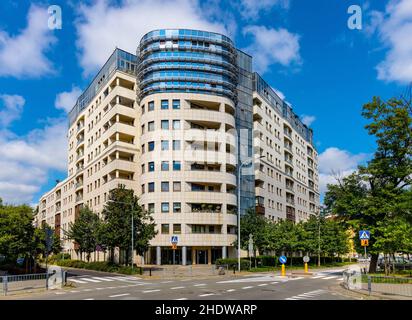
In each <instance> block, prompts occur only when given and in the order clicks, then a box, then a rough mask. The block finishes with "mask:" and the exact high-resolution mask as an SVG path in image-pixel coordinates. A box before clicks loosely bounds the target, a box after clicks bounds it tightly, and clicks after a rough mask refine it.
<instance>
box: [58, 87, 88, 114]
mask: <svg viewBox="0 0 412 320" xmlns="http://www.w3.org/2000/svg"><path fill="white" fill-rule="evenodd" d="M81 94H82V90H81V89H80V88H78V87H76V86H73V87H72V90H71V91H64V92H61V93H59V94H58V95H57V96H56V100H55V102H54V106H55V107H56V108H57V109H60V110H64V111H66V112H69V111H70V110H71V109H72V108H73V107H74V105H75V104H76V101H77V98H78V97H79V96H80V95H81Z"/></svg>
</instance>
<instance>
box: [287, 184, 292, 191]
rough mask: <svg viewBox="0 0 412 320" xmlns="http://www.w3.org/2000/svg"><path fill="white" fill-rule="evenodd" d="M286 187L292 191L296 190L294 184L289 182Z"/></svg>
mask: <svg viewBox="0 0 412 320" xmlns="http://www.w3.org/2000/svg"><path fill="white" fill-rule="evenodd" d="M286 189H288V190H291V191H294V190H293V185H290V184H287V185H286Z"/></svg>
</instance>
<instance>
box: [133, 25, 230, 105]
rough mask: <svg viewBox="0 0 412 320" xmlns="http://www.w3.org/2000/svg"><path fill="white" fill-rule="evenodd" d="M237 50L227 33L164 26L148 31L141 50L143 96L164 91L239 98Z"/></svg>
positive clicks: (141, 89)
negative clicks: (237, 96) (237, 95)
mask: <svg viewBox="0 0 412 320" xmlns="http://www.w3.org/2000/svg"><path fill="white" fill-rule="evenodd" d="M236 56H237V51H236V48H235V46H234V44H233V42H232V41H231V40H230V39H229V38H228V37H226V36H224V35H221V34H218V33H213V32H206V31H199V30H187V29H164V30H155V31H151V32H149V33H147V34H146V35H144V36H143V38H142V40H141V41H140V45H139V49H138V59H139V69H138V79H139V89H140V92H139V98H140V99H142V98H144V97H145V96H147V95H150V94H153V93H161V92H190V93H208V94H215V95H221V96H226V97H228V98H229V99H231V100H233V101H236V86H237V63H236Z"/></svg>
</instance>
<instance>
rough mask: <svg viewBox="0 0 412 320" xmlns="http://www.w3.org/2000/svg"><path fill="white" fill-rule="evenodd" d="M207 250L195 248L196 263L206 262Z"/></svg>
mask: <svg viewBox="0 0 412 320" xmlns="http://www.w3.org/2000/svg"><path fill="white" fill-rule="evenodd" d="M207 262H208V252H207V250H196V264H207Z"/></svg>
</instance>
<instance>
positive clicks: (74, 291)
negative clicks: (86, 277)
mask: <svg viewBox="0 0 412 320" xmlns="http://www.w3.org/2000/svg"><path fill="white" fill-rule="evenodd" d="M70 292H71V293H78V292H80V291H77V290H71V291H70Z"/></svg>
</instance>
